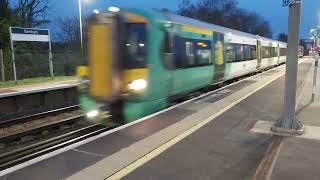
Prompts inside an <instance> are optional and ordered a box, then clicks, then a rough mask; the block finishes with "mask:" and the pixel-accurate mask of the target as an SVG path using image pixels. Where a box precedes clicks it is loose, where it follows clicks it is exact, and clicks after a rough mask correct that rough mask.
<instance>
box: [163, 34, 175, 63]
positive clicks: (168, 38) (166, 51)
mask: <svg viewBox="0 0 320 180" xmlns="http://www.w3.org/2000/svg"><path fill="white" fill-rule="evenodd" d="M162 52H163V64H164V66H165V67H166V68H167V69H174V53H173V52H174V46H173V33H172V32H169V31H165V33H164V39H163V51H162Z"/></svg>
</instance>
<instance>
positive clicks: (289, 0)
mask: <svg viewBox="0 0 320 180" xmlns="http://www.w3.org/2000/svg"><path fill="white" fill-rule="evenodd" d="M297 3H301V0H282V5H283V6H291V5H293V4H297Z"/></svg>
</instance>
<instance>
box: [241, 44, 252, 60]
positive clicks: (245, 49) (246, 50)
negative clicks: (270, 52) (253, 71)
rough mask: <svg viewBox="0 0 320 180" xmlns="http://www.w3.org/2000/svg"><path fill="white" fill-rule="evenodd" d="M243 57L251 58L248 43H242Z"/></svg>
mask: <svg viewBox="0 0 320 180" xmlns="http://www.w3.org/2000/svg"><path fill="white" fill-rule="evenodd" d="M243 49H244V59H245V60H251V48H250V46H249V45H244V46H243Z"/></svg>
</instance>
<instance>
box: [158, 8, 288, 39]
mask: <svg viewBox="0 0 320 180" xmlns="http://www.w3.org/2000/svg"><path fill="white" fill-rule="evenodd" d="M156 11H158V12H159V13H161V14H162V15H164V16H166V17H167V18H168V20H169V21H171V22H173V23H178V24H186V25H192V26H196V27H200V28H204V29H210V30H214V31H217V32H221V33H232V34H235V35H239V36H243V37H247V38H252V39H257V40H264V41H272V42H277V43H279V44H283V45H284V44H286V43H284V42H281V41H277V40H274V39H269V38H266V37H262V36H258V35H253V34H249V33H246V32H242V31H238V30H234V29H230V28H226V27H222V26H218V25H214V24H211V23H207V22H203V21H199V20H196V19H192V18H189V17H185V16H180V15H177V14H173V13H170V12H167V11H161V10H156Z"/></svg>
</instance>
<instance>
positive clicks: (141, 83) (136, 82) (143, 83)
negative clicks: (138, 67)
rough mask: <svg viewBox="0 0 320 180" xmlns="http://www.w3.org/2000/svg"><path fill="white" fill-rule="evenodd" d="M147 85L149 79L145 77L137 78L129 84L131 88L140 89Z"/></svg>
mask: <svg viewBox="0 0 320 180" xmlns="http://www.w3.org/2000/svg"><path fill="white" fill-rule="evenodd" d="M146 87H147V81H146V80H144V79H136V80H134V81H132V82H131V83H129V84H128V88H129V90H133V91H140V90H143V89H145V88H146Z"/></svg>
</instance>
